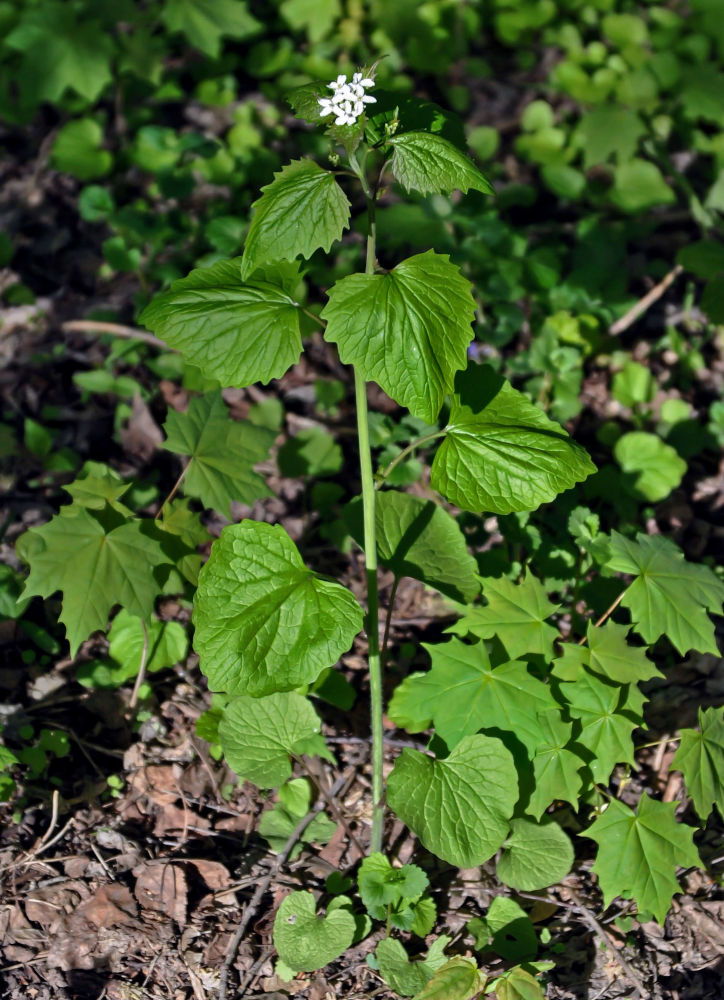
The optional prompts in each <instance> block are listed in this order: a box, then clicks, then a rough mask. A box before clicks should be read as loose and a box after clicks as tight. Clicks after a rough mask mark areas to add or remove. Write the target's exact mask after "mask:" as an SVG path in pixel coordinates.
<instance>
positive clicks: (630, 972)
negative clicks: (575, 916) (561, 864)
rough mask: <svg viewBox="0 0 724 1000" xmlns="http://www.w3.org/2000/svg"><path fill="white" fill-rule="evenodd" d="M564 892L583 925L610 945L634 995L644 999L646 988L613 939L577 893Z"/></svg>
mask: <svg viewBox="0 0 724 1000" xmlns="http://www.w3.org/2000/svg"><path fill="white" fill-rule="evenodd" d="M566 891H567V892H568V894H569V895H570V897H571V899H572V900H573V902H574V903H575V904H576V910H577V912H578V913H580V915H581V917H582V918H583V922H584V923H585V924H588V926H589V927H590V929H591V930H592V931H593V933H594V934H595V935H596V936H597V937H599V938H600V939H601V940H602V941H603V942H604V943H605V944H608V945H610V947H611V950H612V951H613V954H614V957H615V959H616V961H617V962H618V964H619V965H620V966H621V969H622V970H623V971H624V972H625V973H626V975H627V976H628V977H629V979H630V980H631V982H632V983H633V985H634V989H635V990H636V995H637V996H641V997H645V996H646V987H645V986H644V984H643V981H642V979H641V977H640V976H639V974H638V972H636V970H635V969H634V968H633V967H632V966H631V965H629V963H628V962H627V961H626V959H625V958H624V957H623V955H622V954H621V952H620V951H619V949H618V948H617V947H616V943H615V941H614V939H613V937H612V936H611V935H610V934H609V932H608V931H607V930H606V928H605V927H604V926H603V924H601V923H599V921H598V920H596V918H595V917H594V915H593V914H592V913H591V911H590V910H589V909H588V908H587V907H586V906H585V905H584V904H583V901H582V900H581V898H580V897H579V896H578V893H577V892H576V891H575V890H574V889H572V888H571V887H570V886H566Z"/></svg>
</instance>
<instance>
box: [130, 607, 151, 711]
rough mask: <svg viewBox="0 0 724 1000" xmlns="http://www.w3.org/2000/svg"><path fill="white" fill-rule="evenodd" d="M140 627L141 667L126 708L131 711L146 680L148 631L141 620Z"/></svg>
mask: <svg viewBox="0 0 724 1000" xmlns="http://www.w3.org/2000/svg"><path fill="white" fill-rule="evenodd" d="M141 626H142V627H143V649H142V650H141V665H140V667H139V668H138V676H137V677H136V683H135V684H134V685H133V692H132V694H131V700H130V701H129V703H128V707H129V708H131V709H133V708H135V707H136V705H137V703H138V693H139V691H140V690H141V685H142V684H143V682H144V681H145V680H146V667H147V665H148V629H147V628H146V623H145V621H143V619H141Z"/></svg>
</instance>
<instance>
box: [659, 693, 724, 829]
mask: <svg viewBox="0 0 724 1000" xmlns="http://www.w3.org/2000/svg"><path fill="white" fill-rule="evenodd" d="M699 725H700V726H701V732H699V731H698V730H696V729H682V730H681V742H680V744H679V749H678V750H677V751H676V754H675V756H674V759H673V761H672V762H671V768H670V769H671V770H676V771H681V773H682V774H683V775H684V779H685V781H686V790H687V792H688V793H689V795H690V796H691V798H692V801H693V803H694V808H695V809H696V811H697V812H698V814H699V816H700V817H701V818H702V820H706V819H707V818H708V816H709V813H710V812H711V811H712V809H713V808H714V806H716V807H717V808H718V810H719V815H720V816H722V817H724V712H722V709H721V708H715V707H711V708H707V709H701V708H700V709H699Z"/></svg>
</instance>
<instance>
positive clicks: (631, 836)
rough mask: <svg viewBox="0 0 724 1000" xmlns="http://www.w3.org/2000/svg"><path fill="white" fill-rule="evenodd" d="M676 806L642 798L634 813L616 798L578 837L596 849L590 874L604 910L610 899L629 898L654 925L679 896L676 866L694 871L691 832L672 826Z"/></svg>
mask: <svg viewBox="0 0 724 1000" xmlns="http://www.w3.org/2000/svg"><path fill="white" fill-rule="evenodd" d="M677 804H678V803H676V802H655V801H654V799H651V798H649V796H648V795H642V797H641V799H640V800H639V804H638V810H637V812H635V813H634V812H633V810H631V809H629V807H628V806H626V805H624V804H623V802H619V801H618V799H614V800H613V801H611V802H610V803H609V804H608V805H607V806H606V809H605V812H604V813H603V814H602V815H601V816H599V817H598V819H597V820H596V821H595V822H594V823H593V824H592V825H591V826H590V827H589V828H588V831H587V832H586V833H584V834H583V836H584V837H590V838H591V839H592V840H595V841H596V842H597V844H598V854H597V856H596V862H595V864H594V866H593V871H594V872H595V873H596V874H597V875H598V880H599V882H600V885H601V891H602V892H603V902H604V905H605V906H608V905H609V903H610V902H611V900H612V899H613V898H614V897H615V896H620V895H621V894H622V893H627V894H630V895H632V896H633V898H634V899H635V900H636V902H637V903H638V906H639V910H640V911H646V912H649V913H653V915H654V917H655V918H656V919H657V920H658V922H659V923H662V922H663V920H664V917H665V916H666V914H667V912H668V909H669V906H670V904H671V899H672V897H673V895H674V893H675V892H679V883H678V882H677V881H676V868H677V865H681V866H683V867H687V868H688V867H695V868H698V867H699V866H700V864H701V862H700V860H699V855H698V853H697V850H696V847H695V846H694V841H693V836H694V828H693V827H691V826H687V825H686V824H685V823H677V821H676V818H675V816H674V810H675V809H676V806H677Z"/></svg>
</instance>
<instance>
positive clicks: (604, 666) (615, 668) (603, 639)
mask: <svg viewBox="0 0 724 1000" xmlns="http://www.w3.org/2000/svg"><path fill="white" fill-rule="evenodd" d="M629 629H630V626H628V625H617V624H616V623H615V622H613V621H611V620H610V619H609V620H608V621H607V622H606V623H605V625H601V626H600V627H599V628H596V627H595V625H594V624H593V622H589V623H588V629H587V631H586V639H587V642H588V650H589V657H588V661H587V665H588V666H590V668H591V670H593V671H594V672H595V673H597V674H603V676H604V677H608V678H609V680H612V681H616V682H617V683H618V684H631V683H636V682H637V681H648V680H651V678H652V677H663V676H664V675H663V674H662V673H661V671H660V670H659V669H658V667H656V666H655V664H653V663H652V662H651V660H650V659H649V658H648V656H647V655H646V649H645V647H644V646H631V645H629V643H628V642H627V641H626V636H627V635H628V632H629Z"/></svg>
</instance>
